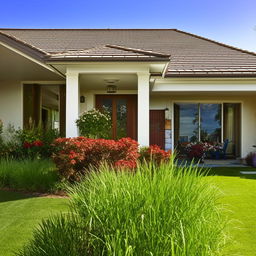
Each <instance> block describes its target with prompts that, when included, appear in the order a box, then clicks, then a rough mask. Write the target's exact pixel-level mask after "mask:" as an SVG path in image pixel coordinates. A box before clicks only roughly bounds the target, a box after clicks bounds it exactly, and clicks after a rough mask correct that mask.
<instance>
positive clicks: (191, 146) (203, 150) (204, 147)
mask: <svg viewBox="0 0 256 256" xmlns="http://www.w3.org/2000/svg"><path fill="white" fill-rule="evenodd" d="M183 147H184V149H185V152H186V154H187V156H188V157H189V158H190V159H196V160H199V159H203V158H204V157H205V156H206V154H207V153H212V152H216V151H219V150H220V149H222V144H220V143H217V144H213V143H209V142H191V143H186V144H184V143H183Z"/></svg>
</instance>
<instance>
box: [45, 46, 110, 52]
mask: <svg viewBox="0 0 256 256" xmlns="http://www.w3.org/2000/svg"><path fill="white" fill-rule="evenodd" d="M103 47H106V46H105V45H104V44H102V45H98V46H94V47H91V48H87V49H76V50H64V51H62V52H57V53H54V52H51V54H49V55H62V54H66V53H75V52H90V51H92V50H94V49H100V48H103Z"/></svg>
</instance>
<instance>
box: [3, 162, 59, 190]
mask: <svg viewBox="0 0 256 256" xmlns="http://www.w3.org/2000/svg"><path fill="white" fill-rule="evenodd" d="M57 183H58V175H57V172H56V168H55V167H54V165H53V163H52V162H50V161H49V160H23V161H19V160H4V159H2V160H0V187H7V188H11V189H17V190H26V191H36V192H49V191H51V190H54V189H55V186H56V184H57Z"/></svg>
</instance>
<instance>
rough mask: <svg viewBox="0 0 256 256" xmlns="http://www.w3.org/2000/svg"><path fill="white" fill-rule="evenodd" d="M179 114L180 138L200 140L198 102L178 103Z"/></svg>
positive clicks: (180, 139)
mask: <svg viewBox="0 0 256 256" xmlns="http://www.w3.org/2000/svg"><path fill="white" fill-rule="evenodd" d="M176 109H177V111H176V112H177V114H178V125H179V127H177V128H178V131H179V136H178V140H179V142H180V143H182V142H195V141H198V130H199V128H198V117H199V113H198V112H199V111H198V110H199V109H198V104H189V103H181V104H177V107H176Z"/></svg>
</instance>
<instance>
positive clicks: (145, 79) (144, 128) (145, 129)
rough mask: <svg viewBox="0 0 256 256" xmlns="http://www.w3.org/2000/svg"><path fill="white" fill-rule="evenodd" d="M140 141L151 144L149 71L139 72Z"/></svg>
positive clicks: (147, 144) (142, 144)
mask: <svg viewBox="0 0 256 256" xmlns="http://www.w3.org/2000/svg"><path fill="white" fill-rule="evenodd" d="M137 75H138V142H139V144H140V146H141V147H144V146H149V73H138V74H137Z"/></svg>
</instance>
